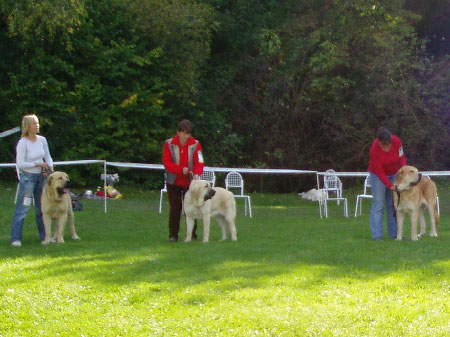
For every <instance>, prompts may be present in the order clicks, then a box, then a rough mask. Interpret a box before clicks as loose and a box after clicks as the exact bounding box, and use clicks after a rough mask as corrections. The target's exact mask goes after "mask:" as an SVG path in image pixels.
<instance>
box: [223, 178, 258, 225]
mask: <svg viewBox="0 0 450 337" xmlns="http://www.w3.org/2000/svg"><path fill="white" fill-rule="evenodd" d="M225 189H226V190H228V191H231V192H233V190H237V193H233V194H234V197H235V198H244V199H245V213H244V214H245V215H247V207H248V211H249V216H250V218H251V217H252V202H251V200H250V196H249V195H245V194H244V179H242V176H241V174H240V173H238V172H234V171H232V172H230V173H228V174H227V176H226V177H225Z"/></svg>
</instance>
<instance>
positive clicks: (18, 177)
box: [14, 165, 34, 205]
mask: <svg viewBox="0 0 450 337" xmlns="http://www.w3.org/2000/svg"><path fill="white" fill-rule="evenodd" d="M16 174H17V180H18V181H19V182H20V170H19V167H18V166H17V165H16ZM18 195H19V183H17V188H16V196H15V197H14V204H16V203H17V197H18ZM31 200H32V201H33V205H34V196H33V195H31Z"/></svg>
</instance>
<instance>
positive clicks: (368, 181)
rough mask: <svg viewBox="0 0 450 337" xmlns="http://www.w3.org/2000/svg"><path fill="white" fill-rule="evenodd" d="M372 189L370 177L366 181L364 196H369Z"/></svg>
mask: <svg viewBox="0 0 450 337" xmlns="http://www.w3.org/2000/svg"><path fill="white" fill-rule="evenodd" d="M369 188H372V185H371V184H370V176H367V177H366V179H365V180H364V194H365V195H367V194H368V189H369Z"/></svg>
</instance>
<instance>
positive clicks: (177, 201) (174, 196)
mask: <svg viewBox="0 0 450 337" xmlns="http://www.w3.org/2000/svg"><path fill="white" fill-rule="evenodd" d="M187 190H188V187H182V186H177V185H174V184H167V194H168V195H169V203H170V215H169V238H171V237H174V238H176V239H178V232H179V231H180V218H181V212H182V211H183V198H184V194H185V193H186V192H187ZM196 231H197V221H195V224H194V229H193V230H192V237H193V238H194V237H197V234H196Z"/></svg>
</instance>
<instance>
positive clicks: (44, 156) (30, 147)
mask: <svg viewBox="0 0 450 337" xmlns="http://www.w3.org/2000/svg"><path fill="white" fill-rule="evenodd" d="M21 129H22V135H21V138H20V140H19V142H18V143H17V147H16V165H17V167H18V169H19V172H20V180H19V190H18V193H17V200H16V208H15V211H14V217H13V220H12V231H11V245H12V246H14V247H20V246H22V228H23V220H24V219H25V217H26V216H27V214H28V211H29V210H30V207H31V204H32V203H33V200H34V205H35V208H36V223H37V227H38V230H39V237H40V239H41V241H43V240H44V238H45V228H44V222H43V220H42V210H41V195H42V189H43V188H44V185H45V182H46V179H47V175H48V174H49V173H50V172H51V171H53V159H52V157H51V156H50V151H49V149H48V143H47V139H45V137H42V136H39V135H38V133H39V120H38V118H37V116H36V115H25V116H23V118H22V125H21Z"/></svg>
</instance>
